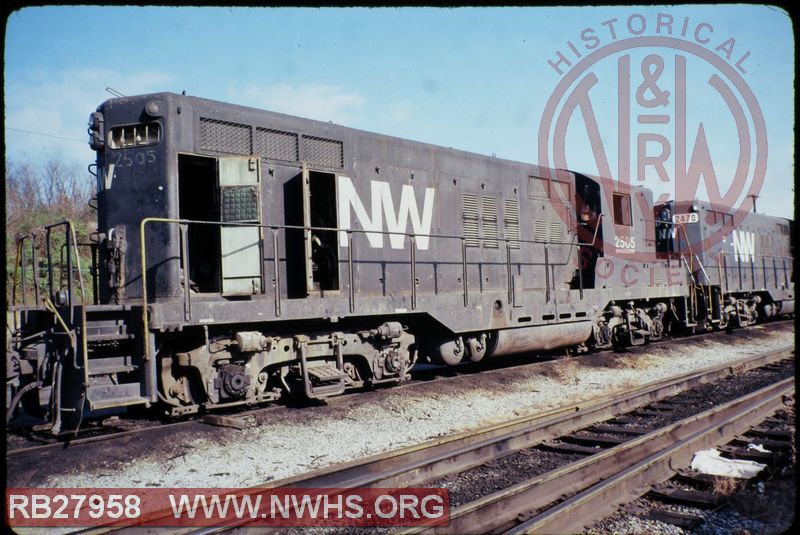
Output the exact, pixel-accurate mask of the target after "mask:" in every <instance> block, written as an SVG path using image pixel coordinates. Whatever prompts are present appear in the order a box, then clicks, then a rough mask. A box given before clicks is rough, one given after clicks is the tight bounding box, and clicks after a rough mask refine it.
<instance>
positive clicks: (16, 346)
mask: <svg viewBox="0 0 800 535" xmlns="http://www.w3.org/2000/svg"><path fill="white" fill-rule="evenodd" d="M89 134H90V145H91V147H92V149H94V150H95V151H96V153H97V162H96V174H97V199H96V207H97V229H98V232H97V234H96V235H95V238H96V239H95V240H94V242H93V243H92V244H91V247H92V253H93V254H92V258H93V267H92V269H91V270H90V272H91V280H89V277H87V278H86V280H84V276H83V273H84V271H85V269H84V268H83V267H82V266H81V265H80V264H81V259H80V256H79V255H78V252H79V250H78V245H80V244H78V243H76V240H75V233H74V227H73V225H72V224H71V223H70V222H62V223H59V224H55V225H50V226H48V227H46V228H45V229H44V230H43V231H42V232H38V233H34V234H32V235H31V236H27V237H24V238H22V239H21V240H20V242H19V243H18V245H19V248H18V251H19V255H18V264H17V266H18V272H19V273H18V274H17V275H18V276H16V277H15V284H16V285H24V284H25V280H26V276H25V273H26V269H27V270H30V269H31V268H32V266H33V269H35V270H38V271H41V270H46V272H47V277H46V283H45V282H39V278H38V277H34V278H33V281H34V284H35V288H33V290H34V293H35V297H34V299H35V301H36V303H35V304H33V305H31V304H30V303H22V304H16V303H15V304H14V305H13V306H12V307H11V308H10V310H9V332H10V336H9V342H10V343H9V346H8V350H7V351H8V357H7V397H8V400H9V401H8V407H7V411H8V415H7V416H8V419H11V418H12V416H13V415H14V414H15V413H21V412H23V411H24V412H27V413H28V414H33V415H37V416H39V417H42V418H45V419H47V420H48V421H49V422H51V423H52V424H53V430H54V431H55V432H59V431H62V430H70V429H75V428H76V427H77V426H78V425H79V423H80V419H81V417H82V415H83V414H84V413H86V412H88V411H101V410H103V409H117V408H119V407H124V406H131V405H144V406H150V405H158V406H160V407H162V408H163V409H165V410H166V411H167V412H168V413H169V414H172V415H180V414H187V413H193V412H197V411H198V410H210V409H214V408H218V407H230V406H233V405H241V404H254V403H259V402H264V401H269V400H274V399H276V398H278V397H279V396H281V395H283V394H285V393H297V394H301V395H304V396H307V397H309V398H321V397H326V396H332V395H336V394H339V393H341V392H343V391H345V390H346V389H349V388H357V387H361V386H364V385H375V384H379V383H395V382H399V381H402V380H404V379H405V378H407V377H408V376H409V370H410V369H411V368H412V367H413V366H414V364H415V363H416V362H417V361H418V360H419V359H423V360H430V361H433V362H438V363H445V364H449V365H454V364H458V363H460V362H462V361H467V360H469V361H472V362H478V361H481V360H482V359H487V358H490V357H495V356H500V355H509V354H514V353H521V352H535V351H540V350H547V349H553V348H561V347H567V348H578V349H584V348H589V347H608V346H612V345H617V346H625V345H631V344H639V343H644V342H646V341H648V340H655V339H658V338H660V337H662V336H664V335H665V334H668V333H670V332H677V331H686V330H689V331H691V330H695V331H696V330H706V329H719V328H726V327H734V326H746V325H748V324H751V323H753V322H755V321H756V320H757V319H758V318H766V317H773V316H777V315H780V314H793V313H794V299H793V282H792V280H793V278H792V273H791V269H792V262H791V257H792V252H791V251H790V247H791V240H790V232H791V230H792V222H791V221H788V220H786V219H780V218H775V217H768V216H764V215H757V214H754V213H747V214H743V213H735V214H731V213H728V212H726V211H724V210H721V209H719V208H718V207H717V208H715V207H712V206H710V205H707V204H702V203H667V204H664V205H659V206H653V201H652V194H651V192H650V191H649V190H647V189H644V188H641V187H624V188H621V187H619V186H616V187H615V185H614V183H613V182H612V181H610V180H607V179H601V178H598V177H591V176H587V175H584V174H580V173H573V172H568V171H563V170H553V169H542V168H539V167H537V166H534V165H529V164H524V163H519V162H514V161H508V160H503V159H500V158H494V157H486V156H481V155H477V154H472V153H467V152H462V151H458V150H454V149H450V148H443V147H438V146H433V145H428V144H424V143H418V142H414V141H409V140H405V139H397V138H393V137H389V136H383V135H379V134H374V133H369V132H364V131H360V130H355V129H351V128H345V127H342V126H338V125H334V124H329V123H323V122H319V121H313V120H308V119H302V118H298V117H292V116H288V115H282V114H278V113H271V112H267V111H261V110H256V109H252V108H247V107H242V106H235V105H231V104H225V103H221V102H215V101H211V100H205V99H201V98H195V97H190V96H184V95H176V94H171V93H158V94H150V95H141V96H135V97H124V98H115V99H111V100H108V101H106V102H105V103H103V104H102V105H101V106H100V107H99V108H98V109H97V111H96V112H95V113H92V114H91V117H90V125H89ZM61 233H63V236H64V240H65V244H64V247H63V249H64V250H65V251H66V253H65V259H64V262H62V264H61V265H60V266H59V267H60V272H59V273H58V276H55V275H54V265H53V256H54V255H55V254H56V253H57V252H56V251H53V252H52V254H51V240H52V239H53V237H54V236H60V235H62V234H61ZM43 248H44V249H45V250H46V251H47V254H46V255H45V256H46V257H45V258H38V259H37V251H40V252H39V256H40V257H41V256H42V253H41V251H42V250H43ZM693 249H694V250H693ZM63 255H64V251H63V250H62V256H63ZM64 263H66V269H65V268H64ZM84 263H85V261H84ZM28 284H29V287H28V288H27V292H28V293H30V290H31V288H30V283H28ZM89 284H92V287H93V288H94V290H95V291H94V292H93V295H94V299H93V301H94V302H91V303H89V302H86V299H84V295H85V294H86V293H87V288H88V286H89ZM21 290H22V291H21V292H20V293H21V295H22V296H24V295H26V289H25V288H21ZM15 295H17V287H16V286H15Z"/></svg>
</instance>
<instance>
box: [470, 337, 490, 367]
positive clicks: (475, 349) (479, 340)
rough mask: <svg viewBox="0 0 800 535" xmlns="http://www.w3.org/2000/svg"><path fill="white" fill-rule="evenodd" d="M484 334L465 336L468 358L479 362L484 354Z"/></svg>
mask: <svg viewBox="0 0 800 535" xmlns="http://www.w3.org/2000/svg"><path fill="white" fill-rule="evenodd" d="M486 346H487V343H486V335H485V334H482V335H480V336H477V337H475V336H471V337H469V338H467V348H468V349H469V360H470V361H471V362H480V361H481V360H483V357H485V356H486Z"/></svg>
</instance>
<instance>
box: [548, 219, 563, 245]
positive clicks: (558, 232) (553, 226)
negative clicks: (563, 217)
mask: <svg viewBox="0 0 800 535" xmlns="http://www.w3.org/2000/svg"><path fill="white" fill-rule="evenodd" d="M555 217H558V216H555ZM550 241H551V242H560V241H564V227H563V225H562V223H561V221H550Z"/></svg>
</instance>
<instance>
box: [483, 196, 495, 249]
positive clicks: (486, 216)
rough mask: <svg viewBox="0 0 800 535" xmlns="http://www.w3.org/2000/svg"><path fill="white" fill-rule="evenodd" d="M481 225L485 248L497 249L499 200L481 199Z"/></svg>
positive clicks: (492, 198)
mask: <svg viewBox="0 0 800 535" xmlns="http://www.w3.org/2000/svg"><path fill="white" fill-rule="evenodd" d="M481 225H482V226H483V246H484V247H487V248H490V249H497V238H498V231H497V199H495V198H494V197H481Z"/></svg>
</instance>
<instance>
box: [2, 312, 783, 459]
mask: <svg viewBox="0 0 800 535" xmlns="http://www.w3.org/2000/svg"><path fill="white" fill-rule="evenodd" d="M784 321H788V320H776V321H775V322H772V323H771V324H769V325H780V324H782V323H784ZM724 335H725V333H708V334H706V335H705V337H699V338H697V340H698V341H702V340H704V339H707V338H708V337H715V336H724ZM693 338H696V337H695V336H691V337H688V338H686V339H685V340H687V341H691V340H692V339H693ZM670 341H671V339H665V340H662V341H658V342H652V343H651V346H655V345H658V344H664V343H669V342H670ZM647 347H648V346H642V347H635V348H632V350H633V351H637V350H639V349H642V348H644V349H646V348H647ZM612 352H613V350H610V349H609V350H602V351H597V352H595V353H593V354H594V355H602V354H606V353H612ZM557 358H559V356H558V355H555V354H550V355H544V356H542V358H541V359H540V361H541V362H547V361H551V360H554V359H557ZM575 358H581V356H577V357H575ZM523 362H524V363H528V364H531V362H530V360H527V361H525V360H523V358H522V357H509V358H504V359H497V360H496V361H490V362H487V363H482V364H481V365H480V366H479V365H473V364H464V365H461V366H456V367H449V366H431V367H426V368H423V369H420V370H416V371H415V372H413V378H412V380H411V381H408V382H406V383H403V384H401V385H397V386H395V387H393V388H394V389H395V390H398V389H403V388H408V387H413V386H414V385H415V384H417V383H419V382H429V381H431V380H436V381H446V380H450V379H455V378H457V377H460V376H462V375H465V374H472V373H479V372H481V371H489V370H495V369H503V368H508V367H513V366H516V365H519V364H521V363H523ZM537 362H538V361H537ZM361 394H363V392H362V391H354V392H349V393H346V394H343V395H341V396H338V397H337V398H332V400H331V401H332V402H334V403H335V402H336V400H343V399H346V398H348V397H351V396H357V395H361ZM285 409H286V406H284V405H283V404H272V405H267V406H263V407H256V408H250V409H239V410H238V411H236V412H233V413H231V412H219V413H212V414H208V415H202V416H198V417H195V418H191V419H188V420H180V421H170V422H164V421H159V420H157V419H148V420H141V419H140V420H135V421H132V422H130V423H131V424H132V425H133V426H134V428H132V429H126V430H122V431H115V430H114V429H115V428H116V425H115V424H113V423H112V424H111V425H109V426H108V428H106V427H104V426H102V424H101V425H100V426H95V427H89V428H85V429H83V430H82V431H81V434H79V435H78V436H62V437H52V436H49V435H41V434H33V435H30V436H28V437H22V436H19V435H17V436H15V435H13V434H11V433H9V434H8V435H7V439H6V458H7V459H16V458H20V457H23V456H26V455H29V454H31V455H38V454H46V453H47V452H51V451H58V450H61V449H64V448H67V447H69V448H79V447H81V446H85V445H89V444H95V443H97V442H106V441H113V440H117V439H131V438H132V437H134V436H136V435H142V437H145V436H147V435H148V434H161V433H170V432H173V431H178V430H180V431H186V432H189V431H190V430H191V431H196V432H198V433H199V432H202V430H203V429H205V428H206V425H207V424H211V425H222V426H227V427H234V428H238V429H242V428H244V427H246V420H247V419H248V418H253V417H258V416H260V415H264V414H268V413H270V412H274V411H279V410H285ZM9 439H11V440H12V441H17V442H19V441H21V440H27V441H28V442H29V443H33V445H24V446H19V445H17V444H14V443H13V442H9Z"/></svg>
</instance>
